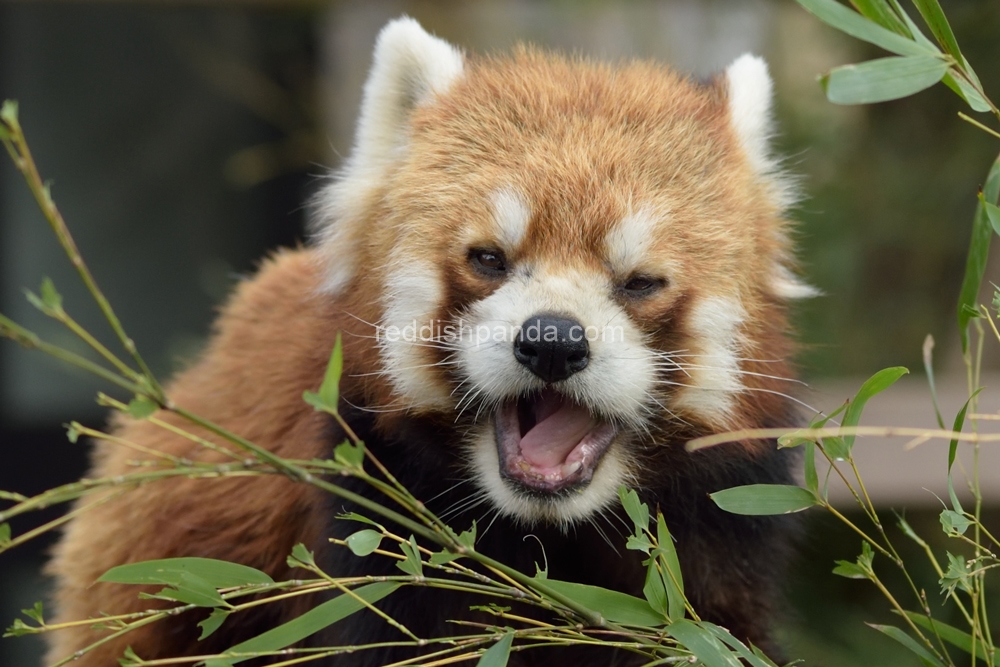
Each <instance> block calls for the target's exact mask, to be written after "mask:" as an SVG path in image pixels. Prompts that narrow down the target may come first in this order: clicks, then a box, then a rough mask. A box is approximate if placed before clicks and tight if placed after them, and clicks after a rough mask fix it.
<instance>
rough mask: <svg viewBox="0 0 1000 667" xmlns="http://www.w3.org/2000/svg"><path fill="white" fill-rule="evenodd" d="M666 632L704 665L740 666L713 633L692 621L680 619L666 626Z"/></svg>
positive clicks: (710, 666)
mask: <svg viewBox="0 0 1000 667" xmlns="http://www.w3.org/2000/svg"><path fill="white" fill-rule="evenodd" d="M666 631H667V634H669V635H670V636H671V637H673V638H674V639H676V640H677V641H678V642H680V644H681V646H683V647H684V648H686V649H687V650H689V651H691V652H692V653H694V655H695V657H697V658H698V660H700V661H701V662H703V663H704V664H705V667H741V666H740V661H739V660H737V659H736V658H735V657H734V656H733V654H732V653H731V652H730V651H729V649H727V648H726V647H725V645H724V644H723V643H722V642H721V641H719V640H718V639H717V638H716V637H715V635H713V634H712V633H711V632H709V631H708V630H706V629H705V628H703V627H701V626H700V625H698V624H696V623H694V622H693V621H688V620H686V619H685V620H680V621H677V622H675V623H671V624H670V625H669V626H667V630H666Z"/></svg>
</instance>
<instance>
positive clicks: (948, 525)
mask: <svg viewBox="0 0 1000 667" xmlns="http://www.w3.org/2000/svg"><path fill="white" fill-rule="evenodd" d="M939 518H940V521H941V529H942V530H944V532H945V534H946V535H953V534H956V533H957V534H958V535H964V534H965V531H967V530H968V529H969V526H971V525H972V521H971V520H969V519H967V518H966V517H965V515H964V514H959V513H958V512H956V511H954V510H941V516H940V517H939Z"/></svg>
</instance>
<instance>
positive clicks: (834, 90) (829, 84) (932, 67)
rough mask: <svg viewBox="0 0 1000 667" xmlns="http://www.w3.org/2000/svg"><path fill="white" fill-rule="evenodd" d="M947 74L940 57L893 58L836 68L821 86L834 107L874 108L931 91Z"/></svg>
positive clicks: (824, 78)
mask: <svg viewBox="0 0 1000 667" xmlns="http://www.w3.org/2000/svg"><path fill="white" fill-rule="evenodd" d="M947 72H948V63H947V62H945V61H944V60H942V59H941V58H939V57H938V56H933V55H919V56H906V57H900V56H890V57H888V58H877V59H875V60H869V61H867V62H863V63H860V64H858V65H844V66H842V67H836V68H834V69H833V70H831V71H830V73H829V74H827V75H826V76H825V77H823V79H822V83H823V87H824V89H825V90H826V97H827V99H829V100H830V101H831V102H833V103H834V104H873V103H875V102H886V101H888V100H895V99H899V98H901V97H907V96H909V95H913V94H914V93H918V92H920V91H921V90H924V89H925V88H930V87H931V86H933V85H934V84H935V83H937V82H938V81H940V80H941V79H942V78H943V77H944V75H945V74H946V73H947Z"/></svg>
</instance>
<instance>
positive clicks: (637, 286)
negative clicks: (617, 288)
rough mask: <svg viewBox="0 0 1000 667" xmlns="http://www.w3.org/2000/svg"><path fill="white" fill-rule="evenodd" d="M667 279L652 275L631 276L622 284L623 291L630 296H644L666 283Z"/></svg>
mask: <svg viewBox="0 0 1000 667" xmlns="http://www.w3.org/2000/svg"><path fill="white" fill-rule="evenodd" d="M666 283H667V281H666V280H664V279H663V278H653V277H651V276H633V277H631V278H629V279H628V280H627V281H626V282H625V284H624V285H622V287H621V289H622V291H623V292H624V293H625V294H626V295H627V296H630V297H644V296H648V295H650V294H652V293H653V292H655V291H657V290H658V289H660V288H661V287H663V286H664V285H666Z"/></svg>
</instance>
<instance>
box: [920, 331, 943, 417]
mask: <svg viewBox="0 0 1000 667" xmlns="http://www.w3.org/2000/svg"><path fill="white" fill-rule="evenodd" d="M923 355H924V373H925V374H926V375H927V384H928V385H929V386H930V388H931V403H933V404H934V416H935V418H937V424H938V427H940V428H941V430H942V431H943V430H944V419H942V418H941V408H939V407H938V398H937V387H936V386H935V385H934V336H932V335H930V334H927V337H926V338H924V346H923Z"/></svg>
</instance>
